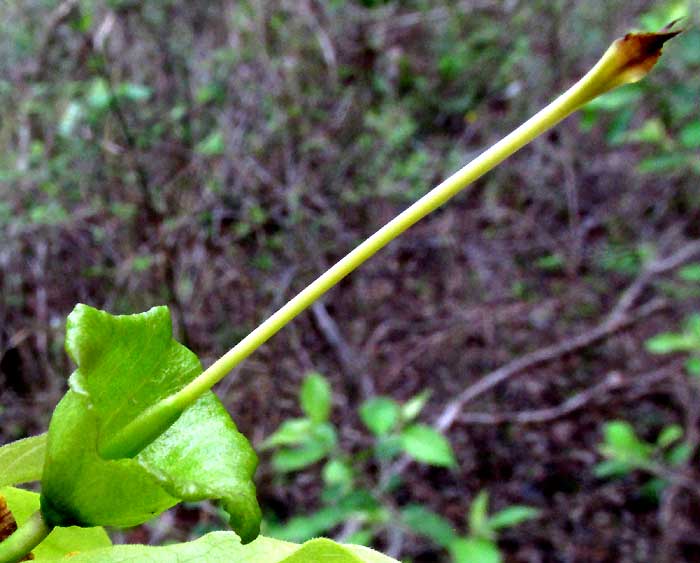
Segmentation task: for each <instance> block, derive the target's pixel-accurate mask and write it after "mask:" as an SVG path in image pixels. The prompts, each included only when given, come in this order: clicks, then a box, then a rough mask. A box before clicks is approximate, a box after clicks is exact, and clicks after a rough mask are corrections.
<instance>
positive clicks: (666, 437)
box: [656, 424, 683, 448]
mask: <svg viewBox="0 0 700 563" xmlns="http://www.w3.org/2000/svg"><path fill="white" fill-rule="evenodd" d="M682 437H683V427H681V426H680V425H678V424H669V425H668V426H666V427H665V428H664V429H663V430H662V431H661V433H660V434H659V437H658V438H657V439H656V445H657V446H659V447H660V448H666V447H668V446H670V445H671V444H673V442H676V441H678V440H680V439H681V438H682Z"/></svg>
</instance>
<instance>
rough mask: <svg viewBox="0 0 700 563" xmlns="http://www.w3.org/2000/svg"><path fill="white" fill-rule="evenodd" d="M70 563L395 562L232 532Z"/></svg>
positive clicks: (116, 550) (324, 543)
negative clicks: (249, 538)
mask: <svg viewBox="0 0 700 563" xmlns="http://www.w3.org/2000/svg"><path fill="white" fill-rule="evenodd" d="M48 561H55V559H54V558H53V557H49V558H43V557H42V558H38V559H37V560H36V563H46V562H48ZM69 561H70V563H124V562H125V561H149V562H150V563H175V562H184V561H206V563H233V562H241V563H243V562H245V563H311V562H314V563H326V562H328V563H331V562H332V563H398V562H397V561H396V560H394V559H391V558H390V557H387V556H385V555H382V554H381V553H378V552H376V551H374V550H372V549H369V548H367V547H363V546H359V545H341V544H338V543H335V542H333V541H331V540H328V539H324V538H319V539H315V540H311V541H308V542H306V543H305V544H303V545H296V544H293V543H289V542H286V541H281V540H275V539H272V538H265V537H262V536H261V537H258V539H256V540H255V541H254V542H252V543H250V544H248V545H241V543H240V540H239V539H238V538H237V537H236V535H235V534H232V533H230V532H212V533H210V534H206V535H205V536H202V537H201V538H199V539H197V540H195V541H193V542H188V543H179V544H173V545H168V546H163V547H154V546H147V545H116V546H113V547H110V548H107V549H96V550H92V551H88V552H85V553H82V552H80V553H76V554H74V555H72V556H71V558H70V559H69Z"/></svg>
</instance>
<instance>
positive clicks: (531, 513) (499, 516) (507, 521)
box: [489, 504, 540, 530]
mask: <svg viewBox="0 0 700 563" xmlns="http://www.w3.org/2000/svg"><path fill="white" fill-rule="evenodd" d="M539 515H540V511H539V510H537V509H536V508H533V507H532V506H522V505H519V504H516V505H513V506H509V507H508V508H504V509H503V510H501V511H499V512H496V514H494V515H493V516H491V518H489V527H490V528H491V529H492V530H502V529H503V528H511V527H513V526H517V525H518V524H522V523H523V522H527V521H528V520H532V519H534V518H537V517H538V516H539Z"/></svg>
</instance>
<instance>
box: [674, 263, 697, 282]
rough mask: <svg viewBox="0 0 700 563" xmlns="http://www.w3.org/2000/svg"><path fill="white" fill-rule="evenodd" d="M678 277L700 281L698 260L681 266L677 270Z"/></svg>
mask: <svg viewBox="0 0 700 563" xmlns="http://www.w3.org/2000/svg"><path fill="white" fill-rule="evenodd" d="M678 277H679V278H681V279H682V280H683V281H687V282H700V262H695V263H694V264H688V265H687V266H683V267H682V268H681V269H680V270H678Z"/></svg>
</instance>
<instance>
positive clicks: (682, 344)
mask: <svg viewBox="0 0 700 563" xmlns="http://www.w3.org/2000/svg"><path fill="white" fill-rule="evenodd" d="M645 346H646V349H647V350H648V351H649V352H651V353H652V354H671V353H673V352H687V351H688V350H691V349H692V347H693V339H692V338H689V337H688V335H686V334H678V333H675V332H664V333H661V334H657V335H656V336H653V337H651V338H650V339H649V340H647V341H646V343H645Z"/></svg>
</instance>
